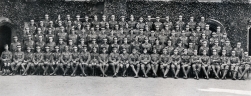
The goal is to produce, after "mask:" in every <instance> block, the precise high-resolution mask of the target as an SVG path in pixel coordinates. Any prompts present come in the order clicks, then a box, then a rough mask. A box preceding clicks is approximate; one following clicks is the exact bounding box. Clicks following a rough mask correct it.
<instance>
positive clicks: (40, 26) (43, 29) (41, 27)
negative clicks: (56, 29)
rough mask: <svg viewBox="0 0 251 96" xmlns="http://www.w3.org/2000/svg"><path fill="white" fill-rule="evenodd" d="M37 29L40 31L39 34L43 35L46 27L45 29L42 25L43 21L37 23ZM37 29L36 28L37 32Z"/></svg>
mask: <svg viewBox="0 0 251 96" xmlns="http://www.w3.org/2000/svg"><path fill="white" fill-rule="evenodd" d="M38 28H40V29H41V33H42V34H45V31H46V27H45V25H44V22H43V21H40V22H39V26H38ZM38 28H37V30H38Z"/></svg>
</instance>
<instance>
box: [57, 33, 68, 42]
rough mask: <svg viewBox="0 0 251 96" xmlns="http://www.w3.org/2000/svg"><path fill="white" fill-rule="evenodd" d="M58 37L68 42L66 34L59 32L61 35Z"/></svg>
mask: <svg viewBox="0 0 251 96" xmlns="http://www.w3.org/2000/svg"><path fill="white" fill-rule="evenodd" d="M57 36H58V39H63V41H66V40H67V39H66V36H67V33H65V32H59V33H58V34H57Z"/></svg>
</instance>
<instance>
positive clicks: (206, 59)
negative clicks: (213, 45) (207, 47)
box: [201, 55, 211, 79]
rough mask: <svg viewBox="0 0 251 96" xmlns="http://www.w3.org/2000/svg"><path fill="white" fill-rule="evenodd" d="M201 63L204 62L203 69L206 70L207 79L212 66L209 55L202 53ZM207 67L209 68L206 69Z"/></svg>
mask: <svg viewBox="0 0 251 96" xmlns="http://www.w3.org/2000/svg"><path fill="white" fill-rule="evenodd" d="M201 63H202V69H203V71H204V74H205V75H206V79H208V78H209V77H208V74H209V72H210V70H211V66H210V57H209V56H207V55H202V56H201ZM206 68H207V69H206Z"/></svg>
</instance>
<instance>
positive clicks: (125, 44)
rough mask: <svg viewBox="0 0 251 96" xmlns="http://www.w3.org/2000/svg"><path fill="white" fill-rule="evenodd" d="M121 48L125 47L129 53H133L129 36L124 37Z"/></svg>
mask: <svg viewBox="0 0 251 96" xmlns="http://www.w3.org/2000/svg"><path fill="white" fill-rule="evenodd" d="M120 48H121V49H125V50H126V52H127V53H131V45H130V44H128V42H127V38H124V40H123V44H121V45H120Z"/></svg>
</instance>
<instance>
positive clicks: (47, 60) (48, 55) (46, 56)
mask: <svg viewBox="0 0 251 96" xmlns="http://www.w3.org/2000/svg"><path fill="white" fill-rule="evenodd" d="M43 56H44V57H43V61H42V62H43V63H44V64H43V66H42V68H43V70H44V72H43V75H47V73H48V72H47V71H48V69H49V68H51V69H52V71H54V68H53V67H52V62H51V61H52V53H51V52H50V47H48V46H46V47H45V53H44V54H43Z"/></svg>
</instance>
